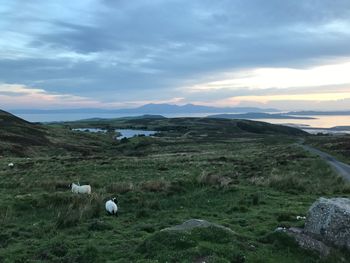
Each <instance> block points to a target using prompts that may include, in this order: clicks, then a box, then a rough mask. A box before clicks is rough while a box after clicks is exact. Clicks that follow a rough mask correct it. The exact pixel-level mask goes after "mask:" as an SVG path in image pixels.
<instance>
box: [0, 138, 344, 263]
mask: <svg viewBox="0 0 350 263" xmlns="http://www.w3.org/2000/svg"><path fill="white" fill-rule="evenodd" d="M123 147H125V149H124V150H125V154H121V155H118V156H95V157H93V156H91V157H90V158H72V157H55V158H32V159H30V160H27V159H25V158H5V159H4V158H3V159H0V167H2V168H1V169H0V187H1V189H3V191H1V193H0V200H1V201H0V233H1V238H0V261H1V259H2V261H4V262H16V261H17V262H26V260H28V261H29V262H165V261H168V262H197V260H199V259H200V258H206V259H208V260H207V262H243V261H241V260H242V258H245V259H246V262H278V263H279V262H319V257H318V255H315V254H312V253H309V252H306V251H304V250H301V249H299V248H298V247H297V246H296V245H295V243H294V242H293V241H292V240H291V239H290V238H288V237H287V236H284V235H276V234H274V229H275V228H276V227H278V226H302V225H303V221H298V220H297V219H296V216H298V215H305V214H306V211H307V209H308V208H309V206H310V205H311V203H312V202H314V201H315V200H316V199H317V198H318V197H319V196H320V195H322V196H334V195H342V196H349V193H350V189H349V186H348V185H346V184H345V183H344V182H343V181H342V180H341V179H340V178H337V177H336V176H335V175H334V174H333V172H332V170H331V169H330V168H329V167H328V166H327V165H326V164H325V163H324V162H322V161H321V160H319V159H318V158H317V157H314V156H311V155H309V154H308V153H306V152H304V151H303V150H302V149H301V148H299V147H297V146H296V145H294V144H291V143H290V140H286V139H285V137H274V139H273V140H271V138H270V137H260V138H258V137H256V138H246V137H237V138H234V139H226V141H225V142H223V141H222V142H219V141H216V142H215V141H214V142H206V143H197V142H196V141H190V140H188V139H186V140H185V139H184V140H181V139H179V140H177V139H174V140H170V139H169V138H145V137H138V138H133V139H131V140H130V141H129V142H126V143H125V144H124V145H123ZM130 153H132V154H131V155H130ZM10 161H11V162H14V163H15V168H14V169H9V168H7V163H8V162H10ZM77 181H80V183H89V184H91V186H92V189H93V194H92V195H91V196H90V197H84V196H76V195H73V194H72V193H70V191H69V189H67V185H68V184H69V183H71V182H77ZM223 181H226V182H230V183H229V184H228V185H225V184H222V183H221V182H223ZM114 195H118V196H119V208H120V215H119V217H117V218H116V217H111V216H107V215H106V214H105V212H104V201H105V200H107V199H108V198H110V197H111V196H114ZM190 218H201V219H206V220H208V221H211V222H214V223H218V224H222V225H224V226H226V227H228V228H230V229H232V230H233V231H235V233H236V235H235V236H228V237H225V236H222V233H221V234H220V233H216V232H215V231H213V232H210V231H209V232H199V233H197V232H195V233H192V234H190V235H188V236H187V235H185V236H184V235H177V234H174V235H170V236H167V235H165V234H161V232H159V231H160V230H161V229H163V228H165V227H169V226H172V225H175V224H179V223H182V222H183V221H185V220H188V219H190ZM341 257H344V255H343V254H342V253H341V252H338V253H337V254H335V255H332V256H331V257H330V258H328V259H325V260H324V261H322V262H340V261H339V260H340V258H341ZM157 260H158V261H157Z"/></svg>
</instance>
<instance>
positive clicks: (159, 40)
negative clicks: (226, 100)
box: [0, 0, 350, 101]
mask: <svg viewBox="0 0 350 263" xmlns="http://www.w3.org/2000/svg"><path fill="white" fill-rule="evenodd" d="M73 2H74V3H73ZM73 2H72V5H76V6H73V7H74V8H71V6H64V5H63V4H58V3H57V1H45V2H43V1H30V2H29V1H25V2H23V1H7V4H5V5H3V8H2V10H0V12H1V14H3V16H2V23H1V22H0V31H4V32H9V31H12V32H16V33H19V34H20V35H22V36H27V37H28V39H29V40H28V43H26V45H24V46H23V47H22V48H21V50H19V52H24V53H25V52H26V49H30V50H33V49H34V50H36V51H37V52H36V53H35V52H34V54H36V57H27V58H19V59H16V60H15V59H12V60H9V59H7V60H4V59H2V60H1V58H0V81H1V82H6V83H23V84H27V85H35V86H36V87H39V88H43V89H45V90H48V91H51V92H55V91H56V92H65V93H68V92H69V93H71V94H75V95H82V96H97V97H98V98H99V99H101V100H105V101H109V100H113V99H114V100H129V99H137V98H140V97H142V98H147V99H153V98H161V97H162V96H163V97H166V98H168V97H169V96H176V95H179V94H178V92H177V90H176V88H177V87H178V86H183V85H185V84H194V83H196V82H198V81H199V80H202V79H206V78H208V77H210V76H212V75H213V74H216V73H219V72H222V71H227V70H232V69H241V68H249V67H264V66H265V67H272V66H281V67H297V68H303V67H308V66H310V65H312V64H317V63H319V61H320V60H324V59H328V58H335V57H345V56H350V49H349V45H348V43H350V34H342V33H341V32H340V33H339V32H337V33H334V34H331V35H329V34H330V33H329V32H326V33H325V32H317V30H316V31H315V30H313V31H312V30H311V31H310V30H307V29H314V28H322V26H323V25H325V24H327V23H332V22H334V21H336V22H339V21H340V22H348V23H350V2H349V1H347V0H333V1H331V0H325V1H316V0H305V1H293V0H289V1H280V0H271V1H264V2H262V1H259V0H255V1H243V0H234V1H233V0H224V1H209V0H205V1H203V0H202V1H184V0H176V1H175V0H171V1H159V0H154V1H125V0H121V1H108V0H105V1H97V0H96V1H91V2H90V3H92V4H90V5H88V4H87V3H86V2H85V1H73ZM80 5H81V8H80ZM59 7H61V8H59ZM44 11H45V12H44ZM60 12H61V13H60ZM9 25H11V27H10V28H9ZM304 29H305V30H304ZM349 33H350V30H349ZM325 34H328V35H325ZM4 36H6V34H4ZM7 45H8V48H9V49H11V48H12V47H11V43H10V41H9V43H8V44H7ZM12 49H15V47H13V48H12ZM41 51H42V52H41ZM46 52H47V53H46ZM56 54H57V55H61V57H56ZM65 54H66V56H65ZM69 54H73V55H71V56H69ZM79 55H81V56H87V57H89V56H91V59H90V60H84V59H81V58H79ZM243 90H246V92H250V91H249V90H247V89H242V93H244V92H243ZM251 92H256V91H251ZM235 94H236V93H232V92H222V93H221V94H217V95H215V96H217V97H220V96H233V95H235ZM180 95H181V94H180ZM205 96H208V95H207V94H203V95H201V97H203V98H204V97H205ZM189 98H190V97H189ZM198 98H199V97H198ZM207 98H208V99H209V98H210V97H207ZM193 99H195V97H193Z"/></svg>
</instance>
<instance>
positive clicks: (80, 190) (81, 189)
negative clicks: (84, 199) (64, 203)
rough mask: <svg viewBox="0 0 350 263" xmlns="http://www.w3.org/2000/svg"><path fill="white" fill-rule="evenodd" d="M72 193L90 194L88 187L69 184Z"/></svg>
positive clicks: (89, 187)
mask: <svg viewBox="0 0 350 263" xmlns="http://www.w3.org/2000/svg"><path fill="white" fill-rule="evenodd" d="M71 189H72V193H76V194H91V186H90V185H88V184H87V185H77V184H75V183H72V184H71Z"/></svg>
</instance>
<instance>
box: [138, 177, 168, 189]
mask: <svg viewBox="0 0 350 263" xmlns="http://www.w3.org/2000/svg"><path fill="white" fill-rule="evenodd" d="M140 187H141V190H144V191H150V192H162V191H166V190H168V189H169V187H170V183H169V182H168V181H165V180H162V179H161V180H152V181H146V182H143V183H141V185H140Z"/></svg>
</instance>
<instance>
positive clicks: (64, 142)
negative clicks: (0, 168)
mask: <svg viewBox="0 0 350 263" xmlns="http://www.w3.org/2000/svg"><path fill="white" fill-rule="evenodd" d="M112 143H113V139H112V138H111V137H108V136H107V135H102V134H83V133H73V132H71V131H70V130H69V129H67V128H64V127H62V126H56V127H54V126H51V127H49V126H46V125H42V124H36V123H30V122H27V121H25V120H23V119H20V118H18V117H16V116H14V115H12V114H10V113H8V112H5V111H0V155H3V156H8V155H12V156H26V157H33V156H38V155H41V156H45V155H51V156H52V155H56V154H72V153H76V154H85V155H86V154H89V153H93V152H96V151H101V148H102V147H106V149H108V148H109V147H108V146H109V145H111V144H112Z"/></svg>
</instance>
